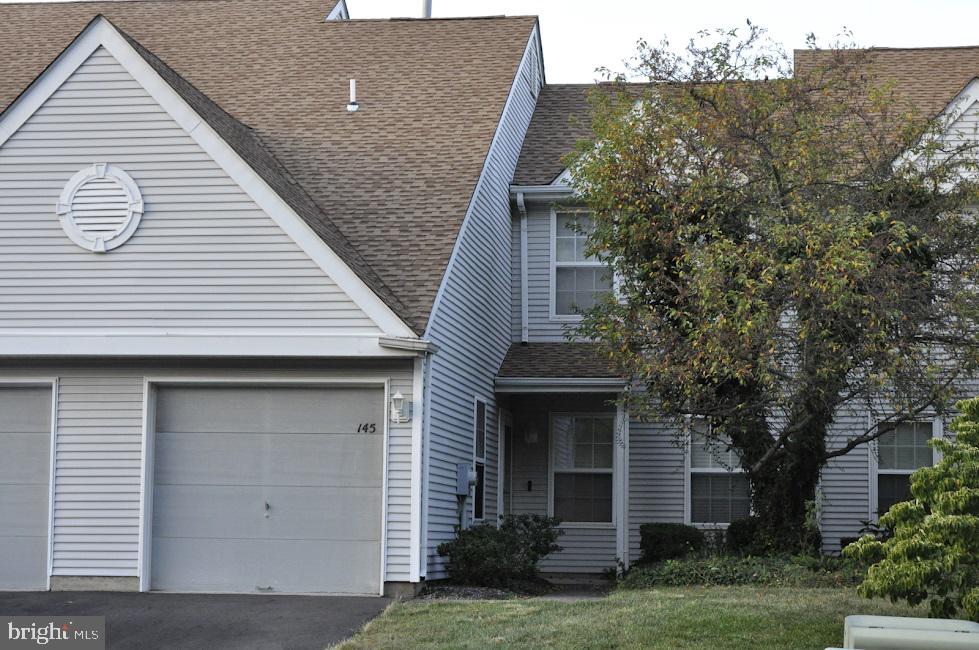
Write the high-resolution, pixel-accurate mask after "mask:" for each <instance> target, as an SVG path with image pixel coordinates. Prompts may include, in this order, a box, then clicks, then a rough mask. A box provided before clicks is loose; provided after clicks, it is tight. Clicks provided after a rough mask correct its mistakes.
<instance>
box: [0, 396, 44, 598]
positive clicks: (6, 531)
mask: <svg viewBox="0 0 979 650" xmlns="http://www.w3.org/2000/svg"><path fill="white" fill-rule="evenodd" d="M50 466H51V389H50V388H49V387H47V386H6V387H0V589H44V588H45V587H46V586H47V574H48V571H47V565H48V557H47V553H48V498H49V494H48V492H49V489H50V488H49V481H50Z"/></svg>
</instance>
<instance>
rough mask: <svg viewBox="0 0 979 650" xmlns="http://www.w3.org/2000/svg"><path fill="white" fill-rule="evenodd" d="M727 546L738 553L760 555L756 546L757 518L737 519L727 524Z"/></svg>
mask: <svg viewBox="0 0 979 650" xmlns="http://www.w3.org/2000/svg"><path fill="white" fill-rule="evenodd" d="M725 539H726V540H727V548H728V550H729V551H731V552H732V553H736V554H740V555H761V554H762V553H761V552H760V551H761V549H760V548H759V546H758V518H757V517H748V518H746V519H737V520H735V521H732V522H731V523H730V524H728V527H727V535H726V537H725Z"/></svg>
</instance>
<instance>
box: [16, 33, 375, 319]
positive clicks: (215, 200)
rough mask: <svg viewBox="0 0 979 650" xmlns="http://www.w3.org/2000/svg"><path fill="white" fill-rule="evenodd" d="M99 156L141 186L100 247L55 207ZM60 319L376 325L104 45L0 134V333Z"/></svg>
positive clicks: (101, 160) (99, 158)
mask: <svg viewBox="0 0 979 650" xmlns="http://www.w3.org/2000/svg"><path fill="white" fill-rule="evenodd" d="M93 163H109V164H111V165H114V166H117V167H118V168H120V169H122V170H124V171H125V172H126V173H127V174H128V175H129V176H131V177H132V179H133V181H134V182H135V183H136V185H137V186H138V187H139V190H140V192H141V193H142V199H143V213H142V217H141V220H140V222H139V225H138V228H137V229H136V230H135V231H134V234H133V235H132V238H131V239H129V240H128V241H127V242H125V243H124V244H123V245H121V246H120V247H119V248H116V249H114V250H111V251H109V252H107V253H102V254H99V253H93V252H92V251H91V250H86V249H84V248H82V247H80V246H79V245H77V244H76V243H75V242H73V241H72V239H70V238H69V237H68V235H67V234H66V232H65V231H64V230H63V229H62V225H61V222H60V221H59V217H58V214H57V210H56V206H57V204H58V202H59V196H60V195H61V193H62V190H63V189H64V188H65V185H66V183H68V181H69V179H71V178H72V176H74V175H75V174H76V173H78V172H79V171H80V170H82V169H84V168H88V167H90V166H91V165H93ZM63 329H67V330H71V331H107V330H112V331H121V330H125V331H146V330H154V331H159V330H163V331H166V332H168V333H176V332H181V331H195V332H200V331H212V332H217V331H220V332H228V331H259V330H270V329H274V330H296V331H302V332H317V333H325V332H329V333H335V334H349V335H370V334H373V335H376V334H379V333H381V332H382V329H381V328H380V327H379V326H378V325H377V323H376V322H375V321H374V320H373V319H372V318H370V317H369V316H368V315H367V313H365V311H364V310H363V309H362V308H361V307H360V306H359V305H358V304H357V303H356V302H355V301H354V300H353V299H352V298H351V297H350V295H348V294H347V293H346V292H345V291H344V290H343V289H341V287H340V286H339V285H338V284H337V282H336V281H335V280H334V279H333V278H331V277H330V275H329V274H327V273H326V272H325V271H324V270H323V268H321V266H320V265H319V264H318V263H317V262H316V261H315V260H313V259H312V258H311V257H310V255H308V254H307V252H306V251H304V250H303V248H302V247H301V246H300V245H298V244H297V243H296V241H294V239H293V238H291V237H290V236H289V234H287V233H286V232H285V231H284V230H283V228H282V227H280V225H279V224H278V223H276V221H275V220H274V219H273V218H272V217H271V216H270V215H269V214H268V213H267V212H266V211H264V210H263V209H262V208H261V207H260V206H259V205H258V204H257V203H256V201H255V200H253V199H252V198H251V197H250V196H249V194H248V193H247V192H246V191H245V190H244V189H243V188H242V187H241V186H240V185H239V184H238V183H237V182H236V181H235V180H233V179H232V177H231V176H230V175H229V173H228V172H227V171H225V169H223V168H222V166H221V165H219V164H218V162H217V161H216V160H215V159H214V158H213V157H212V156H211V155H209V154H208V153H207V152H206V151H205V150H204V148H203V147H202V146H201V145H200V144H199V143H198V142H197V141H196V140H195V139H194V138H193V137H191V135H190V134H189V133H188V132H187V131H186V130H185V129H184V128H183V127H181V126H180V125H179V124H178V123H177V121H176V120H175V119H174V118H173V116H172V115H170V114H169V113H168V112H167V111H166V110H165V109H164V108H163V107H162V106H161V105H160V104H159V103H158V102H157V101H156V99H154V97H153V96H152V95H151V94H150V93H149V92H147V90H146V89H145V88H144V87H143V86H142V85H141V83H140V82H139V81H137V80H136V78H134V76H133V75H132V74H130V73H129V72H128V71H127V69H126V68H125V67H123V65H122V64H121V63H120V62H119V61H118V60H117V59H116V58H115V57H114V56H112V55H111V54H110V53H109V52H108V51H107V50H106V49H105V48H104V47H99V48H98V49H96V50H95V51H94V53H92V54H91V55H90V56H89V57H88V58H87V59H86V60H85V61H84V62H83V63H82V64H81V65H80V66H79V67H78V68H77V69H76V70H75V71H74V72H72V73H71V74H70V76H68V77H67V79H65V80H64V82H63V83H61V85H60V86H59V87H58V88H57V89H56V90H55V91H54V92H53V94H51V95H50V97H48V98H47V99H46V100H45V101H44V102H43V103H42V104H41V105H40V107H38V108H37V110H35V111H34V112H33V113H32V114H31V115H30V116H29V117H28V118H27V120H26V121H25V122H23V124H21V125H20V126H19V128H18V129H17V130H16V131H15V132H14V133H13V134H12V135H10V137H9V138H8V139H7V140H6V141H5V142H3V144H2V145H0V333H9V332H12V331H36V330H63Z"/></svg>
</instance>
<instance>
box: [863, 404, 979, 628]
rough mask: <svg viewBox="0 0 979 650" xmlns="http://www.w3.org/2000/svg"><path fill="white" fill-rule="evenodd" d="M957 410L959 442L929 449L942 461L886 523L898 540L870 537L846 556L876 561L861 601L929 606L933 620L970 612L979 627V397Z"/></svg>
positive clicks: (915, 477) (914, 480) (914, 484)
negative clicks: (867, 599)
mask: <svg viewBox="0 0 979 650" xmlns="http://www.w3.org/2000/svg"><path fill="white" fill-rule="evenodd" d="M956 407H957V408H958V409H959V410H960V411H961V412H962V415H960V416H959V417H958V418H956V419H955V421H954V422H953V423H952V429H953V430H954V431H955V432H956V435H957V438H956V440H955V441H951V440H944V439H938V440H932V441H931V443H930V444H931V445H932V446H933V447H935V448H936V449H938V450H939V451H940V452H941V453H942V455H943V457H942V460H941V462H939V463H938V464H937V465H935V466H934V467H925V468H922V469H919V470H918V471H916V472H915V473H914V474H912V475H911V496H912V499H911V500H910V501H905V502H904V503H898V504H896V505H894V506H893V507H891V509H890V510H888V511H887V513H886V514H884V515H883V516H882V517H881V518H880V525H881V526H882V527H884V528H885V529H888V530H889V531H890V532H891V533H892V537H890V539H886V540H883V541H881V540H878V539H875V538H874V537H873V536H872V535H865V536H863V537H862V538H860V539H859V540H858V541H857V542H855V543H853V544H851V545H850V546H848V547H847V548H846V549H845V550H844V554H846V555H847V556H849V557H854V558H858V559H861V560H864V561H866V562H874V563H875V564H873V566H871V567H870V569H869V570H868V572H867V579H866V580H865V581H864V582H863V584H862V585H860V588H859V589H858V592H859V593H860V595H862V596H865V597H867V598H873V597H881V598H883V597H887V598H890V599H891V601H897V600H906V601H907V602H908V603H909V604H911V605H917V604H919V603H922V602H926V601H927V602H928V606H929V609H930V613H931V615H932V616H936V617H943V618H946V617H951V616H956V615H957V614H959V612H964V613H965V615H966V616H968V617H969V618H971V619H972V620H974V621H979V542H977V540H979V398H974V399H971V400H966V401H963V402H959V403H958V404H957V405H956Z"/></svg>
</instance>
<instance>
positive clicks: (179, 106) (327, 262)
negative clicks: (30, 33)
mask: <svg viewBox="0 0 979 650" xmlns="http://www.w3.org/2000/svg"><path fill="white" fill-rule="evenodd" d="M100 46H101V47H104V48H105V49H106V51H107V52H109V54H111V55H112V56H113V57H114V58H115V59H116V60H117V61H118V62H119V64H120V65H121V66H122V67H123V68H125V69H126V71H127V72H129V74H131V75H132V76H133V78H134V79H136V81H137V82H138V83H139V84H140V85H141V86H142V87H143V88H144V90H146V92H148V93H149V94H150V95H151V96H152V97H153V99H154V100H155V101H156V102H157V103H158V104H159V105H160V106H161V107H162V108H163V109H164V110H165V111H166V112H167V113H168V114H169V115H170V117H171V118H173V120H174V121H175V122H177V124H178V125H179V126H180V127H181V128H183V129H184V130H185V131H186V132H187V133H188V134H189V135H190V137H191V138H192V139H193V140H194V141H195V142H196V143H197V144H198V145H200V147H201V148H202V149H204V151H205V152H206V153H207V154H208V155H209V156H211V158H213V159H214V161H215V162H216V163H217V164H218V165H219V166H220V167H221V168H222V169H223V170H224V171H225V172H226V173H227V174H228V175H229V176H230V177H231V178H232V180H234V181H235V182H236V183H237V184H238V185H239V186H240V187H241V188H242V190H243V191H244V192H245V193H246V194H248V196H249V197H250V198H251V199H252V200H253V201H255V203H256V204H258V206H259V207H260V208H261V209H262V210H263V211H264V212H265V213H266V214H268V215H269V217H270V218H271V219H272V220H273V221H274V222H275V223H276V224H277V225H278V226H279V227H280V228H282V229H283V230H284V231H285V232H286V234H287V235H289V236H290V237H291V238H292V239H293V240H294V241H295V242H296V244H297V245H298V246H299V247H300V248H301V249H302V250H303V252H305V253H306V254H307V255H309V257H310V258H311V259H313V261H315V262H316V263H317V264H318V265H319V267H320V268H321V269H322V270H323V272H324V273H326V274H327V275H328V276H329V277H330V278H331V279H332V280H333V281H334V282H335V283H336V284H337V286H339V287H340V289H341V290H343V291H344V293H346V294H347V295H348V296H350V298H351V300H353V301H354V302H355V303H356V304H357V306H358V307H360V309H362V310H363V311H364V313H366V314H367V316H368V317H369V318H370V319H371V320H373V321H374V323H375V324H377V326H378V327H380V328H381V329H382V330H383V331H384V332H385V333H386V334H389V335H393V336H402V337H406V338H417V336H416V334H415V333H414V332H413V331H412V329H411V328H410V327H409V326H408V325H407V324H406V323H405V322H404V321H403V320H401V318H400V317H399V316H398V315H397V314H395V313H394V312H393V311H392V310H391V308H390V307H388V306H387V305H386V304H385V303H384V301H383V300H381V299H380V297H379V296H377V294H375V293H374V291H373V290H372V289H371V288H370V287H368V286H367V284H366V283H364V281H363V280H362V279H361V278H360V277H359V276H357V274H356V273H354V272H353V270H352V269H350V267H348V266H347V265H346V263H344V261H343V260H342V259H341V258H340V257H339V256H338V255H337V254H336V253H335V252H334V251H333V250H332V249H331V248H330V247H329V246H327V244H326V242H324V241H323V240H322V239H320V237H319V236H318V235H317V234H316V233H315V232H313V230H312V229H311V228H310V227H309V225H308V224H307V223H306V222H305V221H303V220H302V218H300V217H299V215H297V214H296V212H295V211H294V210H293V209H292V208H291V207H289V205H288V204H287V203H286V202H285V201H284V200H283V199H282V197H280V196H279V195H278V194H277V193H276V192H275V191H274V190H273V189H272V188H271V187H269V185H268V183H266V182H265V180H264V179H262V177H261V176H259V175H258V173H257V172H255V170H254V169H252V168H251V166H249V165H248V164H247V163H246V162H245V161H244V160H243V159H242V158H241V157H240V156H239V155H238V154H237V153H236V152H235V151H234V149H233V148H232V147H231V146H230V145H229V144H228V143H227V142H226V141H225V140H224V139H223V138H221V137H220V136H219V135H218V134H217V132H216V131H214V129H212V128H211V127H210V125H208V124H207V123H206V122H205V121H204V120H203V119H202V118H201V117H200V116H199V115H198V114H197V113H196V112H195V111H194V110H193V109H192V108H191V107H190V106H189V105H188V104H187V102H185V101H184V100H183V98H181V97H180V95H178V94H177V92H176V91H175V90H174V89H173V88H171V87H170V85H169V84H168V83H167V82H166V81H164V80H163V79H162V78H161V77H160V75H159V74H157V72H156V71H155V70H154V69H153V68H152V67H151V66H150V65H149V63H147V62H146V60H145V59H143V57H142V56H140V55H139V53H138V52H136V50H135V49H133V47H132V46H131V45H130V44H129V43H128V42H127V41H126V39H125V38H124V37H123V36H122V35H121V34H120V33H119V32H118V31H117V30H116V29H115V28H114V27H113V26H112V24H111V23H110V22H109V21H108V20H106V19H105V18H102V17H99V18H97V19H95V20H93V21H92V23H90V24H89V25H88V27H86V28H85V29H84V30H83V31H82V33H81V34H80V35H79V36H78V37H77V38H76V39H75V41H74V42H73V43H72V44H71V45H69V46H68V48H67V49H66V50H65V51H64V52H62V53H61V55H60V56H59V57H58V58H57V59H55V60H54V62H53V63H52V64H51V65H50V66H49V67H48V69H47V70H45V71H44V72H43V73H42V74H41V76H40V77H38V79H37V80H35V81H34V83H33V84H31V86H30V87H29V88H28V89H27V91H25V92H24V94H22V95H21V96H20V97H19V98H18V99H17V100H16V101H15V102H14V103H13V105H12V106H11V107H10V108H8V109H7V111H6V112H5V113H4V115H3V117H2V118H0V146H3V144H4V143H5V142H6V141H7V139H9V138H10V136H11V135H13V134H14V133H15V132H16V131H17V130H18V129H20V127H21V126H23V124H24V122H26V121H27V120H28V119H29V118H30V116H31V115H33V114H34V113H35V112H36V111H37V109H38V108H40V107H41V105H42V104H43V103H44V102H45V101H47V99H48V98H49V97H50V96H51V95H52V94H53V93H54V92H55V91H56V90H57V89H58V88H59V87H60V86H61V85H62V84H63V83H64V82H65V80H66V79H68V77H70V76H71V74H72V73H74V72H75V70H76V69H77V68H78V67H79V66H80V65H82V64H83V63H84V62H85V61H86V60H87V59H88V58H89V56H91V55H92V53H93V52H95V51H96V50H97V49H98V48H99V47H100Z"/></svg>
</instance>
